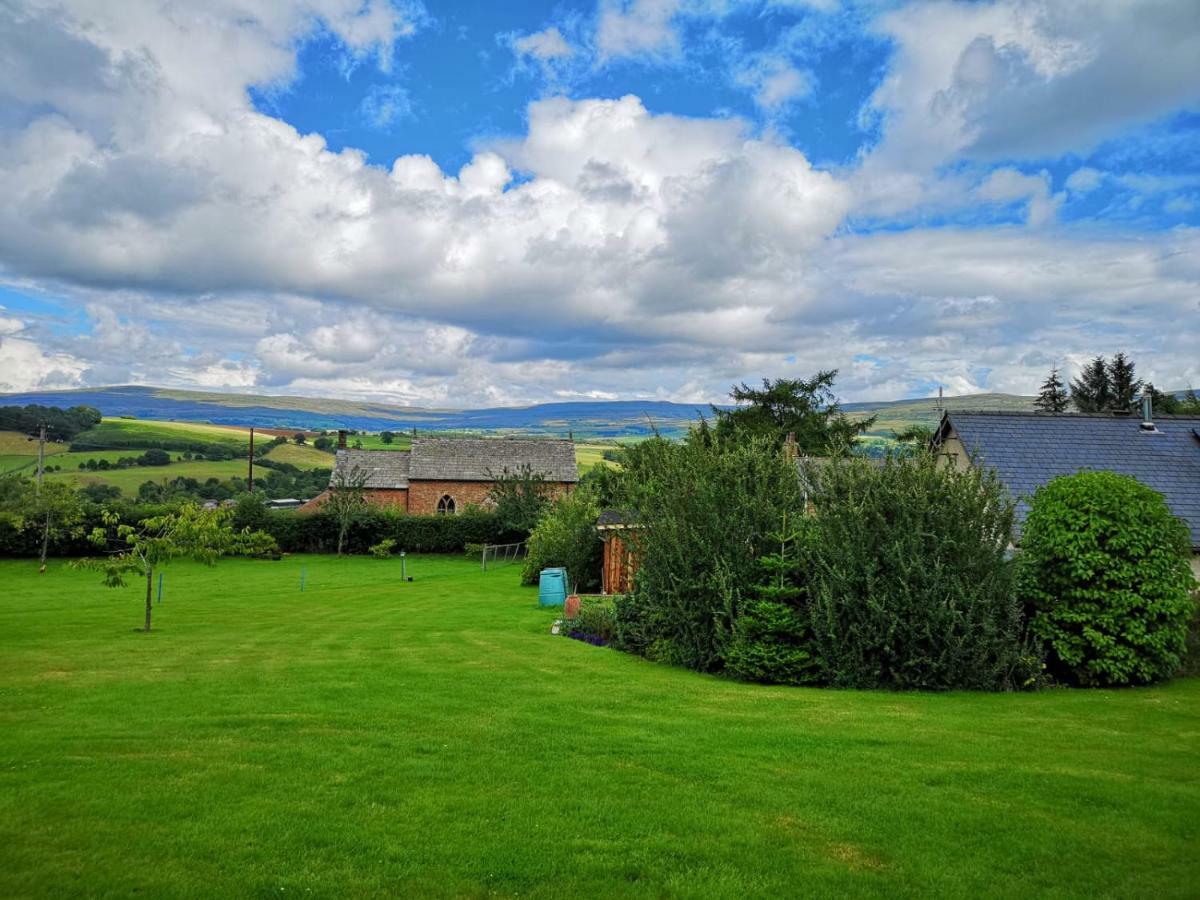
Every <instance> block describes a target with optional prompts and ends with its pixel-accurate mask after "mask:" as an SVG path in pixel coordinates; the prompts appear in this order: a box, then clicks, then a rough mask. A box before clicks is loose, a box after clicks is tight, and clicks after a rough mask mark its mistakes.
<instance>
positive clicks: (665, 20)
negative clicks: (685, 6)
mask: <svg viewBox="0 0 1200 900" xmlns="http://www.w3.org/2000/svg"><path fill="white" fill-rule="evenodd" d="M679 7H680V2H679V0H628V2H623V0H605V2H603V3H602V6H601V10H600V17H599V21H598V24H597V26H596V47H597V49H598V50H599V52H600V56H601V58H602V59H610V58H615V57H621V56H636V55H640V54H650V55H659V56H668V55H672V54H674V53H676V52H678V50H679V34H678V33H677V32H676V30H675V27H674V24H673V20H674V18H675V15H676V13H677V12H679Z"/></svg>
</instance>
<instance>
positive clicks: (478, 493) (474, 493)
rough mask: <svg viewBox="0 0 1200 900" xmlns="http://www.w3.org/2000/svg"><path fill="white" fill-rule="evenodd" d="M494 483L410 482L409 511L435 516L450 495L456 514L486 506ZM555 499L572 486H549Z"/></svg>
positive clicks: (420, 514)
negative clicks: (439, 506) (443, 501)
mask: <svg viewBox="0 0 1200 900" xmlns="http://www.w3.org/2000/svg"><path fill="white" fill-rule="evenodd" d="M494 485H495V482H494V481H410V482H409V483H408V511H409V512H410V513H412V514H413V515H414V516H425V515H433V514H435V513H436V512H437V505H438V501H439V500H441V499H442V497H443V496H445V495H446V494H449V495H450V496H451V497H453V498H454V507H455V511H456V512H462V511H463V510H464V509H465V508H466V507H468V506H484V505H486V503H487V502H488V497H489V496H490V495H491V493H492V487H493V486H494ZM547 487H548V488H549V491H550V494H551V496H553V497H558V496H560V495H562V494H564V493H566V492H568V491H569V490H570V489H571V485H570V484H566V483H554V484H550V485H548V486H547Z"/></svg>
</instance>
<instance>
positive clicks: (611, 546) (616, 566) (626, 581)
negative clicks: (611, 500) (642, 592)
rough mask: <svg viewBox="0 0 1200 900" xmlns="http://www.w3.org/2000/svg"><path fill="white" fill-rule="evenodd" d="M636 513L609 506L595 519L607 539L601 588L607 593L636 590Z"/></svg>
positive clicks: (637, 526)
mask: <svg viewBox="0 0 1200 900" xmlns="http://www.w3.org/2000/svg"><path fill="white" fill-rule="evenodd" d="M639 528H640V526H639V525H638V524H637V517H636V516H635V514H634V513H632V512H630V511H629V510H623V509H606V510H604V512H602V513H600V518H599V519H597V520H596V530H597V531H599V532H600V537H601V538H602V539H603V541H604V568H603V570H602V571H601V573H600V590H601V591H602V592H603V593H605V594H626V593H628V592H629V591H631V590H633V579H634V577H635V576H636V575H637V569H638V554H637V531H638V529H639Z"/></svg>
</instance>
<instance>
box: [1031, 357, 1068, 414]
mask: <svg viewBox="0 0 1200 900" xmlns="http://www.w3.org/2000/svg"><path fill="white" fill-rule="evenodd" d="M1069 403H1070V395H1069V394H1068V393H1067V388H1066V385H1064V384H1063V382H1062V379H1061V378H1059V377H1058V366H1055V367H1054V368H1053V369H1051V370H1050V374H1049V375H1048V376H1046V380H1045V381H1044V382H1042V388H1041V391H1040V392H1039V393H1038V398H1037V399H1036V400H1034V401H1033V405H1034V407H1036V408H1037V409H1039V410H1040V411H1042V412H1048V413H1061V412H1066V411H1067V406H1068V404H1069Z"/></svg>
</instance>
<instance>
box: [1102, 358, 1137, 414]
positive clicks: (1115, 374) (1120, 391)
mask: <svg viewBox="0 0 1200 900" xmlns="http://www.w3.org/2000/svg"><path fill="white" fill-rule="evenodd" d="M1108 384H1109V392H1110V394H1111V396H1110V404H1111V407H1112V409H1115V410H1119V411H1122V412H1125V411H1127V410H1131V409H1133V408H1134V407H1135V406H1137V403H1138V394H1139V392H1140V391H1141V389H1142V381H1141V379H1139V378H1138V377H1137V375H1136V373H1135V372H1134V365H1133V360H1131V359H1129V358H1128V357H1127V356H1126V355H1125V354H1124V353H1118V354H1117V355H1116V356H1114V357H1113V360H1112V362H1110V363H1109V364H1108Z"/></svg>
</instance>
